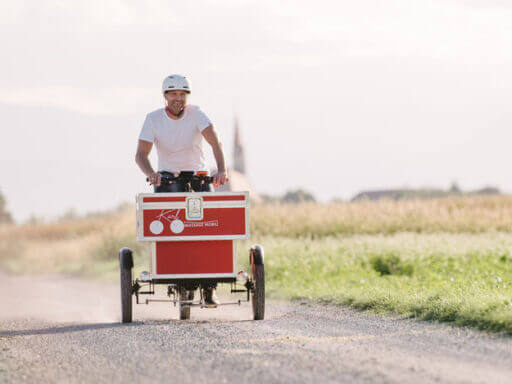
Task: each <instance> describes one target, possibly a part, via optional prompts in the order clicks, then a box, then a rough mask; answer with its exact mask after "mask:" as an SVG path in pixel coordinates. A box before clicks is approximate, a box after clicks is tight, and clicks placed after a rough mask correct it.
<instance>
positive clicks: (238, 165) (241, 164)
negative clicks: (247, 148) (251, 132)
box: [233, 117, 245, 174]
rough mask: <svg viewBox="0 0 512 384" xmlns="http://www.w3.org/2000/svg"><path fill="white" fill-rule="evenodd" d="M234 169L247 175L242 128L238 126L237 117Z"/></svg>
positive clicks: (236, 119) (236, 120)
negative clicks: (241, 134) (241, 135)
mask: <svg viewBox="0 0 512 384" xmlns="http://www.w3.org/2000/svg"><path fill="white" fill-rule="evenodd" d="M233 155H234V156H233V160H234V161H233V168H234V169H235V171H238V172H240V173H241V174H245V156H244V146H243V145H242V138H241V137H240V128H239V126H238V118H237V117H235V145H234V151H233Z"/></svg>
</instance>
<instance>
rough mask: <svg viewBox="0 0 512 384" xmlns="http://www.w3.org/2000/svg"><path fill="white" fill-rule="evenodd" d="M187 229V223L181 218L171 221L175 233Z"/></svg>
mask: <svg viewBox="0 0 512 384" xmlns="http://www.w3.org/2000/svg"><path fill="white" fill-rule="evenodd" d="M184 229H185V224H183V221H181V220H173V221H172V222H171V231H173V232H174V233H181V232H183V230H184Z"/></svg>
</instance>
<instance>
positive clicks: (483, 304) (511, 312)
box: [0, 196, 512, 334]
mask: <svg viewBox="0 0 512 384" xmlns="http://www.w3.org/2000/svg"><path fill="white" fill-rule="evenodd" d="M251 234H252V237H251V240H249V241H243V242H239V244H238V255H239V264H240V268H244V267H245V268H247V259H248V249H249V247H250V245H251V244H253V243H260V244H262V245H263V246H264V247H265V253H266V255H265V268H266V274H267V275H266V276H267V289H268V294H269V296H270V297H278V298H284V299H308V300H315V301H321V302H329V303H334V304H342V305H347V306H351V307H354V308H359V309H371V310H373V311H376V312H391V313H395V314H399V315H403V316H410V317H418V318H422V319H430V320H439V321H447V322H453V323H456V324H459V325H468V326H472V327H477V328H481V329H488V330H493V331H498V332H505V333H510V334H512V197H506V196H505V197H503V196H496V197H494V196H489V197H468V198H453V199H438V200H411V201H400V202H394V201H380V202H358V203H332V204H328V205H321V204H311V203H308V204H298V205H257V206H253V207H251ZM122 246H128V247H130V248H132V249H134V250H135V255H136V271H135V272H136V273H138V271H140V270H142V269H144V268H145V267H146V265H147V260H146V258H147V256H146V254H147V250H146V245H145V244H139V243H137V242H136V241H135V214H134V211H133V207H125V208H123V209H120V210H116V211H113V212H110V213H105V214H102V215H94V216H90V217H85V218H80V219H75V220H70V221H59V222H54V223H48V224H32V225H30V224H26V225H19V226H15V225H12V226H2V227H0V267H1V268H4V269H8V270H10V271H11V272H13V273H37V274H41V273H44V274H54V273H65V274H70V275H77V276H85V277H87V278H92V279H102V280H112V281H114V280H116V279H118V264H117V252H118V250H119V248H120V247H122Z"/></svg>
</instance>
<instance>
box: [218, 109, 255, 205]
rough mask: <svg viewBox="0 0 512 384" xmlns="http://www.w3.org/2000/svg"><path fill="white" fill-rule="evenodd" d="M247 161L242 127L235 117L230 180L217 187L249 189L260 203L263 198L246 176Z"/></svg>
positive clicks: (250, 194) (219, 188)
mask: <svg viewBox="0 0 512 384" xmlns="http://www.w3.org/2000/svg"><path fill="white" fill-rule="evenodd" d="M245 172H246V163H245V150H244V145H243V143H242V137H241V135H240V127H239V125H238V119H237V118H235V132H234V147H233V166H232V167H229V166H228V176H229V181H228V182H227V183H226V184H224V185H222V186H220V187H218V188H216V191H219V192H237V191H249V196H250V199H251V201H253V202H255V203H260V202H261V201H262V198H261V196H260V195H259V194H257V193H256V192H255V191H254V190H253V188H252V187H251V184H250V183H249V180H247V177H246V174H245Z"/></svg>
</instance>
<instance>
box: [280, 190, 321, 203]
mask: <svg viewBox="0 0 512 384" xmlns="http://www.w3.org/2000/svg"><path fill="white" fill-rule="evenodd" d="M282 201H283V203H302V202H304V201H312V202H314V201H315V197H314V196H313V195H312V194H311V193H309V192H307V191H304V190H303V189H297V190H296V191H288V192H286V194H285V195H284V196H283V198H282Z"/></svg>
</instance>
